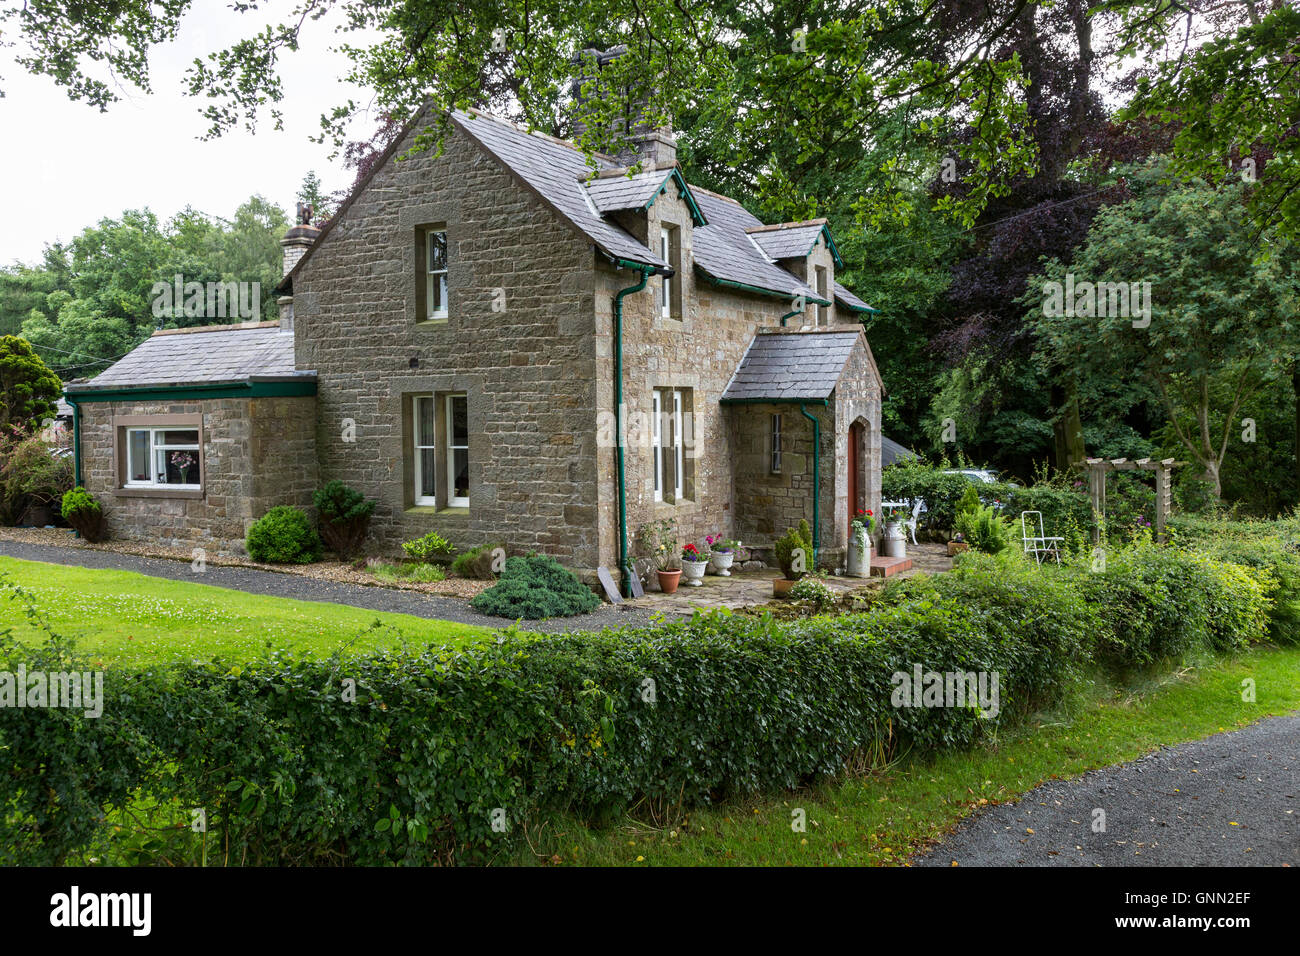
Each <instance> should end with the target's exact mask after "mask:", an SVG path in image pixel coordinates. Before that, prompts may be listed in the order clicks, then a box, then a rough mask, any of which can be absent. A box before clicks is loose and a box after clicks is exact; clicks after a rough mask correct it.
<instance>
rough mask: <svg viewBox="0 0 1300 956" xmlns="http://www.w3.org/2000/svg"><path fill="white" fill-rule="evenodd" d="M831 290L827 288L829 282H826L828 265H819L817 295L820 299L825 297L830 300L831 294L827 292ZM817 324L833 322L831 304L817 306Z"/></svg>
mask: <svg viewBox="0 0 1300 956" xmlns="http://www.w3.org/2000/svg"><path fill="white" fill-rule="evenodd" d="M829 291H830V290H829V289H828V288H827V282H826V267H825V266H817V297H818V298H819V299H825V300H827V301H830V296H829V295H827V292H829ZM817 324H818V325H830V324H831V310H830V307H829V306H825V305H819V306H817Z"/></svg>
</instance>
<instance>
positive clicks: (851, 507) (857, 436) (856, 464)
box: [845, 421, 867, 537]
mask: <svg viewBox="0 0 1300 956" xmlns="http://www.w3.org/2000/svg"><path fill="white" fill-rule="evenodd" d="M866 437H867V433H866V428H865V427H864V426H863V424H862V422H860V421H858V422H854V423H853V424H852V425H850V426H849V449H848V452H849V453H848V462H847V464H848V475H847V478H848V480H847V482H846V485H847V489H848V501H847V504H848V507H847V508H846V509H845V510H846V511H847V512H848V527H847V528H846V529H845V534H847V535H848V536H849V537H852V535H853V518H854V516H855V515H857V513H858V509H859V508H865V507H866V503H865V493H866V483H865V482H864V481H863V475H864V472H865V470H866V469H865V465H866V461H865V460H864V458H865V456H866V453H867V444H866Z"/></svg>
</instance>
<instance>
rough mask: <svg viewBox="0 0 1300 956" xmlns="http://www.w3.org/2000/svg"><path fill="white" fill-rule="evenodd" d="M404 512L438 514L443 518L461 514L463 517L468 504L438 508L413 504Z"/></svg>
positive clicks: (466, 513) (409, 513) (467, 513)
mask: <svg viewBox="0 0 1300 956" xmlns="http://www.w3.org/2000/svg"><path fill="white" fill-rule="evenodd" d="M404 513H405V514H408V515H438V516H439V517H444V518H454V517H456V516H458V515H463V516H464V517H466V518H468V517H469V506H468V505H456V506H455V507H451V508H439V507H438V506H436V505H415V506H413V507H410V508H407V509H406V511H405V512H404Z"/></svg>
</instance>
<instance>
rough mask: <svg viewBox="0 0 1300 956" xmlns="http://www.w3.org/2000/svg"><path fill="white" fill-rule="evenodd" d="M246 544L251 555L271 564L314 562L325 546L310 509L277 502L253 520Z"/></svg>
mask: <svg viewBox="0 0 1300 956" xmlns="http://www.w3.org/2000/svg"><path fill="white" fill-rule="evenodd" d="M245 546H246V547H247V548H248V555H249V557H251V558H252V559H253V560H254V561H263V562H265V563H267V564H310V563H311V562H313V561H319V560H320V557H321V552H322V551H323V550H324V549H323V547H322V545H321V540H320V536H319V535H317V534H316V529H315V528H313V527H312V526H311V522H310V521H309V520H308V518H307V514H306V512H304V511H303V510H302V509H301V508H294V507H292V506H290V505H276V506H275V507H274V508H272V509H271V510H270V511H268V512H267V513H266V514H264V515H263V516H262V517H260V518H258V519H257V521H255V522H253V526H252V527H251V528H249V529H248V538H247V540H246V542H245Z"/></svg>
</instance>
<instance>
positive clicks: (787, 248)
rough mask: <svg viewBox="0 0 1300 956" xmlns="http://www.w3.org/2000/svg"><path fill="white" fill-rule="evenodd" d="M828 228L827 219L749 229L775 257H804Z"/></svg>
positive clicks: (763, 247) (760, 244) (756, 239)
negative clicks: (774, 227) (776, 227)
mask: <svg viewBox="0 0 1300 956" xmlns="http://www.w3.org/2000/svg"><path fill="white" fill-rule="evenodd" d="M825 228H826V220H824V219H814V220H813V221H811V222H806V223H790V224H788V225H785V226H782V227H781V228H779V229H772V228H770V227H758V228H754V229H750V230H749V234H750V235H751V236H753V237H754V241H755V242H757V243H758V244H759V246H761V247H762V249H763V251H764V252H766V253H767V254H768V255H769V256H771V257H772V258H773V259H802V258H804V257H805V256H807V255H808V253H810V252H812V250H813V246H815V245H816V244H817V238H818V237H819V236H820V235H821V234H822V230H823V229H825Z"/></svg>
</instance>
